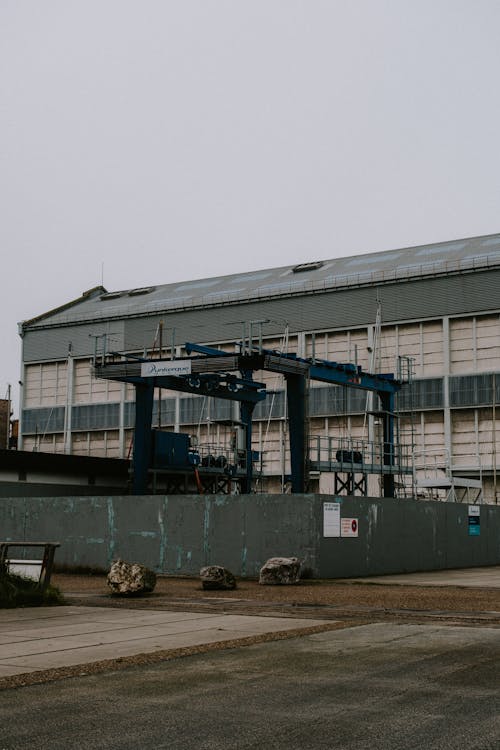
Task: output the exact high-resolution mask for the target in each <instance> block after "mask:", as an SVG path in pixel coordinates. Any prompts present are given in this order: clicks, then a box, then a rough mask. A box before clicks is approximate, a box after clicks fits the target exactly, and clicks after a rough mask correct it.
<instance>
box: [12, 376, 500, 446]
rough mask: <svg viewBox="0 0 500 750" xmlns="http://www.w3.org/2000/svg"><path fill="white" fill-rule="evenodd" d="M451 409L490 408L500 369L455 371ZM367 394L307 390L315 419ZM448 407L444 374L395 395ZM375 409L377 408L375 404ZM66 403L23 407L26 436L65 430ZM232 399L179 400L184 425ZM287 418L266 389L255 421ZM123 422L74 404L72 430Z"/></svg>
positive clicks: (220, 416) (402, 405)
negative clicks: (482, 372)
mask: <svg viewBox="0 0 500 750" xmlns="http://www.w3.org/2000/svg"><path fill="white" fill-rule="evenodd" d="M449 391H450V393H449V398H450V406H451V407H456V408H458V407H471V406H490V405H492V404H493V403H495V404H499V413H500V373H498V374H488V375H456V376H452V377H450V378H449ZM123 406H124V415H123V424H124V427H126V428H132V427H133V426H134V421H135V403H134V402H133V401H127V402H126V403H125V404H124V405H123ZM367 406H368V404H367V392H366V391H362V390H356V389H354V388H350V387H346V386H338V385H331V386H324V387H315V388H311V389H310V391H309V415H310V416H312V417H322V416H324V417H327V416H347V415H349V414H362V413H364V411H365V409H366V408H367ZM443 407H444V381H443V378H426V379H422V380H415V381H414V382H413V383H411V384H410V385H405V386H404V387H403V388H402V389H401V391H400V392H399V393H398V394H397V396H396V410H397V411H413V410H415V411H420V410H422V409H442V408H443ZM175 408H176V399H175V398H165V399H162V402H161V414H160V413H159V404H158V402H155V404H154V407H153V425H157V424H159V423H161V424H162V425H172V424H174V423H175V421H176V419H175ZM371 408H374V409H377V408H378V405H377V404H373V406H372V407H371ZM64 413H65V409H64V406H54V407H44V408H40V409H25V410H24V411H23V434H25V435H31V434H37V435H44V434H45V433H52V432H62V431H63V430H64ZM233 413H234V412H233V402H231V401H226V400H223V399H214V398H203V397H200V396H188V397H182V398H180V399H179V422H180V424H190V425H191V424H198V423H200V422H206V421H208V420H210V421H213V422H219V421H230V420H231V419H232V418H233ZM285 416H286V398H285V393H284V391H276V392H273V393H268V394H267V398H266V400H265V401H261V402H259V403H258V404H257V405H256V407H255V410H254V419H255V420H268V419H279V418H282V417H285ZM119 425H120V404H119V403H110V404H89V405H85V406H73V408H72V413H71V429H72V430H73V431H80V430H82V431H86V430H102V429H117V428H118V427H119Z"/></svg>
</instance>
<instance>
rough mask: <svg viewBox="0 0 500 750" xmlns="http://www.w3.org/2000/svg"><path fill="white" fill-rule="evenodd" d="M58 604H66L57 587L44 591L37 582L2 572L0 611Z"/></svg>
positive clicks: (0, 573) (0, 577)
mask: <svg viewBox="0 0 500 750" xmlns="http://www.w3.org/2000/svg"><path fill="white" fill-rule="evenodd" d="M58 604H64V598H63V595H62V594H61V592H60V591H59V589H58V588H57V587H56V586H50V585H49V586H47V588H46V589H45V591H42V590H41V589H40V587H39V585H38V583H37V581H33V580H32V579H30V578H24V577H23V576H17V575H14V574H12V573H7V572H5V571H0V609H7V608H12V607H49V606H54V605H58Z"/></svg>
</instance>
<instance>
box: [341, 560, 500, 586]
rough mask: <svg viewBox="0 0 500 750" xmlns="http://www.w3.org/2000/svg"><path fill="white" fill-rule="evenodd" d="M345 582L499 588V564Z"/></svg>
mask: <svg viewBox="0 0 500 750" xmlns="http://www.w3.org/2000/svg"><path fill="white" fill-rule="evenodd" d="M343 580H344V581H345V582H348V581H355V582H356V583H381V584H383V583H385V584H401V585H404V586H466V587H467V586H470V587H474V588H500V565H492V566H488V567H481V568H479V567H478V568H457V569H454V570H431V571H427V572H419V573H398V574H396V575H385V576H369V577H367V578H345V579H343Z"/></svg>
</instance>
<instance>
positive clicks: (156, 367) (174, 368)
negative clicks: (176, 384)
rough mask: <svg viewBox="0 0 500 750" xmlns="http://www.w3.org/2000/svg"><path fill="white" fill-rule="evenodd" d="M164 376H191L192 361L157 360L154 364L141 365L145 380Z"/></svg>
mask: <svg viewBox="0 0 500 750" xmlns="http://www.w3.org/2000/svg"><path fill="white" fill-rule="evenodd" d="M163 375H191V360H190V359H165V360H163V359H157V360H156V361H154V362H143V363H142V364H141V376H142V377H143V378H154V377H161V376H163Z"/></svg>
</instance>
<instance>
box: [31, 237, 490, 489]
mask: <svg viewBox="0 0 500 750" xmlns="http://www.w3.org/2000/svg"><path fill="white" fill-rule="evenodd" d="M499 290H500V235H490V236H486V237H476V238H470V239H464V240H458V241H452V242H445V243H440V244H435V245H426V246H421V247H413V248H405V249H401V250H391V251H387V252H381V253H369V254H366V255H360V256H353V257H348V258H339V259H334V260H326V261H319V262H317V263H304V264H302V265H299V266H295V267H283V268H278V269H264V270H261V271H256V272H253V273H243V274H236V275H232V276H225V277H217V278H211V279H203V280H196V281H186V282H184V283H177V284H166V285H152V286H150V287H145V288H140V289H131V290H123V291H117V292H108V291H106V290H105V289H104V288H102V287H97V288H95V289H92V290H90V291H88V292H85V293H84V294H83V295H82V296H81V297H80V298H78V299H77V300H74V301H71V302H69V303H68V304H67V305H64V306H63V307H60V308H58V309H56V310H52V311H49V312H47V313H44V314H43V315H40V316H39V317H37V318H35V319H32V320H28V321H24V322H23V323H21V324H20V326H19V330H20V335H21V337H22V342H23V346H22V389H21V414H20V437H19V447H20V448H22V449H24V450H28V451H34V450H38V451H44V452H53V453H68V454H76V455H85V456H102V457H113V458H127V457H129V456H130V453H131V447H132V438H133V426H134V389H133V388H132V387H130V386H129V385H126V384H123V383H118V382H113V381H109V380H99V379H97V378H95V377H94V374H93V364H94V358H95V356H102V354H103V353H113V356H114V357H115V358H119V357H120V356H122V355H123V354H125V353H127V354H135V355H136V356H148V357H161V358H163V359H168V358H171V357H173V356H175V357H182V356H183V353H184V344H185V343H186V342H188V341H190V342H195V343H200V344H208V345H211V346H214V345H215V346H217V347H218V348H221V349H224V350H225V351H235V347H236V350H237V348H238V346H241V342H242V341H245V342H246V343H247V345H248V343H249V342H250V344H251V345H252V346H254V347H260V346H263V347H265V348H267V349H273V350H279V351H286V352H295V353H297V355H298V356H300V357H305V358H310V357H311V358H317V359H326V360H332V361H335V362H353V363H356V364H358V365H360V366H361V367H362V368H363V369H364V370H366V371H369V372H384V373H387V372H393V373H395V375H396V376H398V375H401V376H402V377H403V378H404V379H409V380H410V381H411V382H410V383H409V384H408V385H405V386H404V387H403V389H402V391H401V393H400V395H399V396H398V399H397V412H398V420H397V425H398V428H397V439H398V441H399V442H400V443H401V444H403V445H405V446H406V447H407V450H408V453H409V455H410V456H411V457H412V459H413V460H414V461H415V462H416V463H417V464H418V466H419V467H420V469H422V470H424V467H428V466H429V465H430V464H432V463H433V462H434V463H435V464H436V465H438V466H440V467H442V466H444V465H445V464H446V465H447V466H448V467H451V468H452V469H454V470H456V471H459V472H461V473H462V474H464V475H467V476H471V477H480V478H481V479H482V482H483V487H484V496H485V500H486V501H487V502H497V501H498V492H497V490H496V484H497V472H498V470H499V468H500V466H499V461H498V455H497V453H498V450H500V425H499V415H498V414H497V412H498V411H499V409H498V407H497V404H498V402H499V400H500V291H499ZM256 378H257V379H260V380H262V381H264V382H266V385H267V389H268V396H267V398H266V400H265V401H264V402H262V404H259V405H258V406H257V408H256V411H255V414H254V424H255V426H254V447H255V450H256V451H259V453H260V455H261V461H260V464H261V465H260V467H259V468H260V470H261V472H262V476H261V478H260V480H259V487H260V488H261V489H262V491H281V490H282V489H283V488H284V486H285V485H286V478H287V474H288V471H289V457H288V448H287V445H288V443H287V439H286V438H287V434H286V433H287V420H286V417H287V415H286V399H285V394H284V382H283V379H282V376H280V375H277V374H273V373H257V374H256ZM308 400H309V407H308V431H309V439H310V445H311V451H314V450H316V449H317V447H318V446H319V445H320V444H321V442H322V441H325V440H330V441H331V440H333V441H337V442H338V444H339V445H341V444H348V445H354V444H357V443H358V442H361V441H374V442H376V441H377V440H379V435H378V421H379V420H378V419H377V406H376V404H373V401H371V400H370V397H369V396H367V395H366V394H365V392H361V391H355V390H353V389H350V388H346V387H344V386H325V385H320V384H314V383H311V385H310V389H309V399H308ZM235 419H237V415H236V413H235V410H234V405H233V404H231V403H230V402H226V401H221V400H217V399H214V398H211V397H198V396H193V395H185V394H179V393H173V392H165V391H163V392H162V393H158V394H157V400H156V408H155V414H154V421H155V426H159V427H161V428H162V429H167V430H173V431H182V432H188V433H190V434H192V435H196V436H197V439H198V442H200V443H203V442H205V443H208V444H213V445H215V446H218V445H221V446H222V445H224V444H225V443H227V442H228V440H230V438H231V429H232V427H231V425H232V423H233V422H234V420H235ZM311 481H312V482H313V483H314V484H313V486H312V488H313V489H315V490H318V489H319V490H320V491H332V485H331V482H332V478H331V476H329V475H328V474H325V475H320V476H314V477H311ZM405 491H406V490H405ZM374 493H375V489H374V488H373V487H372V488H371V492H370V494H374Z"/></svg>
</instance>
